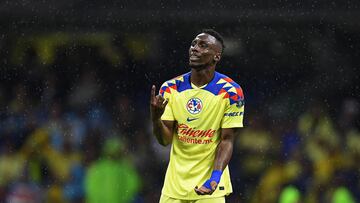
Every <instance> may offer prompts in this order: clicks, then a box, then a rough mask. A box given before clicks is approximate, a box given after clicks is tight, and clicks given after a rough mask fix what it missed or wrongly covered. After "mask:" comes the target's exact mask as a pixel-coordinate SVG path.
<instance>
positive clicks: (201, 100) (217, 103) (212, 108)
mask: <svg viewBox="0 0 360 203" xmlns="http://www.w3.org/2000/svg"><path fill="white" fill-rule="evenodd" d="M224 108H225V106H224V102H223V99H222V98H221V97H220V96H215V95H213V94H210V93H204V92H196V91H194V92H190V93H187V94H179V95H177V97H175V98H174V101H173V113H174V116H175V117H177V118H178V119H184V118H186V119H188V118H189V119H190V120H191V119H192V118H194V119H196V118H200V117H204V116H205V117H209V116H213V114H218V113H220V112H224Z"/></svg>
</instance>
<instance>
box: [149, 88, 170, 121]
mask: <svg viewBox="0 0 360 203" xmlns="http://www.w3.org/2000/svg"><path fill="white" fill-rule="evenodd" d="M155 90H156V87H155V85H153V86H152V87H151V96H150V113H151V119H152V120H153V121H154V120H157V119H160V117H161V115H162V114H163V113H164V111H165V107H166V105H167V104H168V102H169V101H168V100H167V99H164V97H162V96H161V95H155Z"/></svg>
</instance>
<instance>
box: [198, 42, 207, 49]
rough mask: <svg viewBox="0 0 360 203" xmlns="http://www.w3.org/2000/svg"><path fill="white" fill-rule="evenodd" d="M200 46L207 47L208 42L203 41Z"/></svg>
mask: <svg viewBox="0 0 360 203" xmlns="http://www.w3.org/2000/svg"><path fill="white" fill-rule="evenodd" d="M199 47H201V48H207V47H208V45H207V44H206V43H204V42H202V43H200V44H199Z"/></svg>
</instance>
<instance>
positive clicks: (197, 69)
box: [150, 29, 244, 203]
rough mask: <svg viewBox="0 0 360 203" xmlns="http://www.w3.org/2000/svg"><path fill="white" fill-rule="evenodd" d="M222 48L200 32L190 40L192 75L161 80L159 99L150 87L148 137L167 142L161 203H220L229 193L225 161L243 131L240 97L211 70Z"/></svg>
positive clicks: (237, 90) (218, 39)
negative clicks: (168, 156)
mask: <svg viewBox="0 0 360 203" xmlns="http://www.w3.org/2000/svg"><path fill="white" fill-rule="evenodd" d="M223 50H224V41H223V38H222V37H221V35H220V34H219V33H217V32H216V31H214V30H211V29H207V30H203V31H202V32H201V33H200V34H198V35H197V36H196V37H195V39H194V40H193V41H192V42H191V46H190V49H189V66H190V68H191V71H190V72H188V73H185V74H183V75H181V76H178V77H176V78H173V79H171V80H168V81H166V82H165V83H164V84H163V85H162V86H161V88H160V91H159V95H155V90H156V87H155V86H154V85H153V86H152V90H151V98H150V112H151V119H152V125H153V134H154V135H155V136H156V138H157V140H158V142H159V143H160V144H161V145H164V146H166V145H169V144H172V147H171V153H170V161H169V165H168V168H167V171H166V175H165V181H164V186H163V188H162V194H161V198H160V203H168V202H169V203H190V202H191V203H193V202H196V203H203V202H204V203H205V202H206V203H212V202H214V203H215V202H216V203H220V202H225V196H226V195H228V194H230V193H231V192H232V186H231V182H230V174H229V169H228V163H229V160H230V158H231V154H232V151H233V143H234V136H235V134H236V131H237V129H238V128H241V127H243V115H244V96H243V92H242V89H241V88H240V86H239V85H238V84H237V83H235V82H234V81H233V80H232V79H230V78H229V77H227V76H226V75H223V74H220V73H218V72H216V71H215V66H216V64H217V63H218V62H219V61H220V59H221V55H222V53H223Z"/></svg>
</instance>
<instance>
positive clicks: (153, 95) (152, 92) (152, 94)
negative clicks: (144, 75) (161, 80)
mask: <svg viewBox="0 0 360 203" xmlns="http://www.w3.org/2000/svg"><path fill="white" fill-rule="evenodd" d="M155 90H156V87H155V85H153V86H152V87H151V97H150V99H151V100H153V99H154V98H155Z"/></svg>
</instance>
